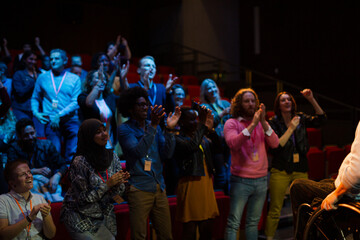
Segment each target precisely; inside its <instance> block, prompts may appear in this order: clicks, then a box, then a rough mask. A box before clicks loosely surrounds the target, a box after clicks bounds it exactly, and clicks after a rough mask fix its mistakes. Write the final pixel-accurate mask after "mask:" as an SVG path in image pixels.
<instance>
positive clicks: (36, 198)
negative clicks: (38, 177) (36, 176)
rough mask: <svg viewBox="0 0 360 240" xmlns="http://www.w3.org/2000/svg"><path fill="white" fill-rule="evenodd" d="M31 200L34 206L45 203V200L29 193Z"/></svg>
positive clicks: (40, 196) (38, 195)
mask: <svg viewBox="0 0 360 240" xmlns="http://www.w3.org/2000/svg"><path fill="white" fill-rule="evenodd" d="M31 198H32V200H33V201H34V204H39V203H46V200H45V198H44V197H43V196H42V195H40V194H37V193H31Z"/></svg>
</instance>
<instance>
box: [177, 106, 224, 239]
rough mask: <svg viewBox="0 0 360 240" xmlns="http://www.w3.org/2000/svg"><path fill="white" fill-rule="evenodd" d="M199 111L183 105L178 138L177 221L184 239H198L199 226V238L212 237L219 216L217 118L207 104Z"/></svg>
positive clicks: (199, 108)
mask: <svg viewBox="0 0 360 240" xmlns="http://www.w3.org/2000/svg"><path fill="white" fill-rule="evenodd" d="M197 110H198V111H196V110H194V109H191V108H189V107H182V109H181V117H180V120H179V124H180V134H179V135H177V136H176V137H175V138H176V148H175V153H174V158H175V160H176V162H177V163H178V166H179V169H180V180H179V183H178V188H177V220H178V221H180V222H182V223H183V235H182V239H195V238H196V228H197V227H198V228H199V233H200V239H211V234H212V231H211V230H212V225H213V219H214V218H215V217H216V216H218V215H219V210H218V207H217V203H216V198H215V193H214V189H213V183H212V175H213V174H214V164H213V161H212V157H213V154H214V150H216V151H221V150H220V149H219V145H220V141H219V140H218V136H217V134H216V133H215V131H213V130H212V128H213V123H214V117H213V116H212V114H211V110H208V109H207V108H206V107H205V106H202V107H197ZM197 112H198V113H199V122H198V121H197V115H198V114H197ZM205 134H208V136H209V138H210V139H211V140H209V139H207V138H206V137H205Z"/></svg>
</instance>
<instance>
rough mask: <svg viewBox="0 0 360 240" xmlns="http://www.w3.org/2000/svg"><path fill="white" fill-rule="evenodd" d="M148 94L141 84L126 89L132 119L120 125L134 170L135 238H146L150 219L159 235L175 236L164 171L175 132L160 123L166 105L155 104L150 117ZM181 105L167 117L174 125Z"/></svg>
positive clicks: (124, 102) (125, 109)
mask: <svg viewBox="0 0 360 240" xmlns="http://www.w3.org/2000/svg"><path fill="white" fill-rule="evenodd" d="M148 108H149V100H148V94H147V92H146V90H144V89H143V88H141V87H134V88H130V89H128V90H126V91H125V92H124V93H123V94H122V95H121V96H120V99H119V110H120V112H121V113H122V114H123V115H124V116H126V117H129V120H128V121H127V122H125V123H123V124H122V125H120V127H119V131H118V135H119V143H120V145H121V148H122V150H123V152H124V157H125V159H126V169H127V170H128V171H129V173H130V176H131V177H130V179H129V183H130V190H129V191H128V203H129V208H130V226H131V238H132V239H145V237H146V222H147V218H148V216H149V215H150V219H151V221H152V223H153V225H154V228H155V230H156V233H157V236H158V238H159V239H172V235H171V220H170V211H169V204H168V200H167V196H166V192H165V183H164V177H163V175H162V170H163V163H162V160H164V159H169V158H170V157H172V154H173V152H174V148H175V139H174V136H173V135H172V134H170V133H167V132H165V133H164V134H163V133H162V131H161V128H160V126H159V123H160V121H161V119H162V117H163V116H164V114H165V109H164V108H162V106H161V105H160V106H157V105H155V106H154V107H151V120H150V121H148V120H146V119H147V112H148ZM180 114H181V112H180V108H176V110H175V113H174V114H170V115H169V117H168V118H167V128H169V129H172V128H174V127H175V125H176V124H177V122H178V120H179V117H180Z"/></svg>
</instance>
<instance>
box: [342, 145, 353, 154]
mask: <svg viewBox="0 0 360 240" xmlns="http://www.w3.org/2000/svg"><path fill="white" fill-rule="evenodd" d="M344 150H345V156H346V155H348V154H349V153H350V151H351V144H347V145H345V146H344Z"/></svg>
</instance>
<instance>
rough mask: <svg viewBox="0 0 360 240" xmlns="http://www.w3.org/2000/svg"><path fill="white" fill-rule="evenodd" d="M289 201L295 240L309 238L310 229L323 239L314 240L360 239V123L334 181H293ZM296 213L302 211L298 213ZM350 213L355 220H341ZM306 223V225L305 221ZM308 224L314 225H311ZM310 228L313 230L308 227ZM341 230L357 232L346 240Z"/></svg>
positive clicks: (345, 218) (317, 237) (318, 237)
mask: <svg viewBox="0 0 360 240" xmlns="http://www.w3.org/2000/svg"><path fill="white" fill-rule="evenodd" d="M290 197H291V203H292V210H293V216H294V226H295V232H296V236H295V239H302V238H303V237H304V239H306V238H307V237H308V236H309V235H308V236H306V235H304V236H303V234H305V233H306V234H308V232H307V231H310V230H309V228H314V229H317V231H318V232H320V235H322V237H320V236H319V235H318V236H316V237H314V239H321V238H324V239H359V238H360V236H359V234H360V233H359V230H360V224H359V218H360V204H359V201H360V122H359V124H358V126H357V129H356V132H355V140H354V142H353V143H352V146H351V151H350V153H349V154H348V155H347V156H346V157H345V159H344V161H343V162H342V164H341V166H340V168H339V171H338V176H337V178H336V179H335V180H333V179H324V180H321V181H320V182H315V181H312V180H308V179H296V180H295V181H293V183H292V185H291V186H290ZM349 202H350V203H349ZM304 203H305V204H304ZM310 204H311V205H310ZM299 207H300V208H299ZM338 207H339V208H342V210H341V211H330V210H335V209H337V208H338ZM299 209H301V210H300V211H299ZM314 209H316V211H315V210H314ZM343 209H346V210H343ZM335 212H339V213H335ZM344 212H345V213H344ZM350 212H351V213H354V216H350V217H352V218H351V219H347V217H346V216H340V215H349V213H350ZM298 215H299V216H298ZM310 215H314V217H316V218H317V219H314V218H312V216H310ZM308 219H309V221H307V220H308ZM310 220H311V221H313V222H310ZM336 221H338V223H336ZM354 221H356V222H357V224H355V226H354V227H355V228H356V229H352V228H351V224H352V223H353V222H354ZM339 222H343V223H344V222H345V223H346V224H348V225H349V226H350V227H346V226H341V224H340V223H339ZM312 224H314V226H311V225H312ZM339 224H340V225H339ZM341 227H344V229H347V231H348V230H350V231H355V232H357V236H354V237H352V238H347V237H346V236H345V234H347V232H345V233H344V231H342V229H341ZM334 232H336V233H334ZM326 235H327V236H326ZM329 235H330V236H329ZM335 235H336V236H335Z"/></svg>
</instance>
